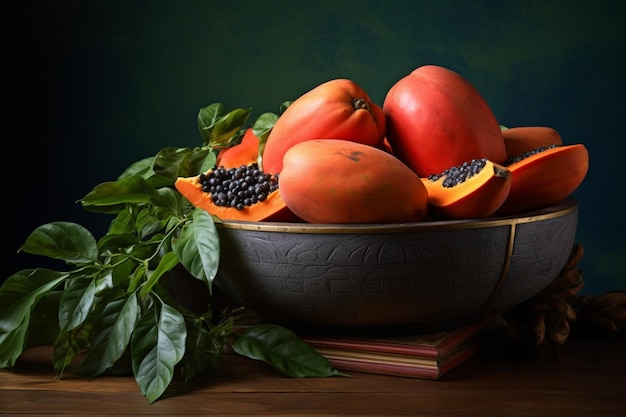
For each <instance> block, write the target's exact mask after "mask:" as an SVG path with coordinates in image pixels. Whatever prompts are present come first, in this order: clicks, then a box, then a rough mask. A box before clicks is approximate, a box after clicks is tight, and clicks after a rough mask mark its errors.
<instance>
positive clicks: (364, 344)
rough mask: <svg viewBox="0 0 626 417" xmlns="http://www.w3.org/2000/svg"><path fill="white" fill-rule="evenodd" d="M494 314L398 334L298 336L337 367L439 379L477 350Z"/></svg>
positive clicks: (491, 322) (483, 345) (484, 341)
mask: <svg viewBox="0 0 626 417" xmlns="http://www.w3.org/2000/svg"><path fill="white" fill-rule="evenodd" d="M493 322H494V317H493V316H489V317H484V318H482V319H480V320H477V321H475V322H472V323H470V324H467V325H464V326H462V327H459V328H455V329H452V330H447V331H442V332H438V333H430V334H417V335H411V336H401V337H379V338H369V337H342V336H322V335H315V336H301V338H302V339H303V340H304V341H305V342H306V343H308V344H309V345H310V346H311V347H313V348H314V349H315V350H317V351H318V352H319V353H321V354H322V355H323V356H324V357H326V359H328V361H329V362H330V363H332V364H333V366H335V368H337V369H338V370H345V371H359V372H369V373H376V374H384V375H395V376H403V377H413V378H424V379H439V378H440V377H441V376H443V375H444V374H446V373H447V372H449V371H450V370H452V369H453V368H455V367H456V366H458V365H459V364H461V363H463V362H464V361H465V360H467V359H469V358H470V357H472V356H474V355H475V354H476V353H478V352H479V351H480V350H481V349H482V348H483V347H485V345H486V344H487V341H488V339H489V334H490V333H491V332H490V329H491V328H492V327H493V326H492V325H493Z"/></svg>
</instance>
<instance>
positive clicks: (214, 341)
mask: <svg viewBox="0 0 626 417" xmlns="http://www.w3.org/2000/svg"><path fill="white" fill-rule="evenodd" d="M186 325H187V342H186V344H187V347H186V349H185V356H184V357H183V359H182V360H181V362H180V368H181V372H182V375H183V378H184V379H185V382H188V381H189V380H190V379H192V378H194V377H196V376H198V375H201V374H208V375H212V374H215V373H216V372H217V371H218V370H219V369H220V365H221V358H222V351H223V347H224V345H225V344H226V342H225V337H220V335H219V334H215V333H213V331H212V330H210V329H208V328H207V326H205V323H204V320H200V319H196V318H194V319H188V320H187V321H186Z"/></svg>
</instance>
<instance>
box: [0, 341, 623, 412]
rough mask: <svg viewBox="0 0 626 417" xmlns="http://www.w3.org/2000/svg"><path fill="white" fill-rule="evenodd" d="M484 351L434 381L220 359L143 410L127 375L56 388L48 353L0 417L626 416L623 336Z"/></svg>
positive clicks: (28, 367)
mask: <svg viewBox="0 0 626 417" xmlns="http://www.w3.org/2000/svg"><path fill="white" fill-rule="evenodd" d="M503 351H506V350H503V349H499V348H498V347H496V346H490V347H489V348H487V349H486V350H485V351H483V352H481V353H480V354H478V356H475V357H474V358H472V359H470V360H469V361H467V362H465V363H463V364H462V365H460V366H459V367H458V368H456V369H454V370H452V371H451V372H449V373H448V374H446V375H444V377H443V378H442V379H440V380H437V381H433V380H422V379H412V378H402V377H392V376H383V375H374V374H366V373H357V372H351V373H350V375H351V376H350V377H349V378H344V377H331V378H305V379H291V378H287V377H284V376H282V375H280V374H278V373H277V372H275V371H274V370H273V369H272V368H270V367H269V366H268V365H265V364H264V363H261V362H258V361H254V360H251V359H248V358H244V357H239V356H231V355H225V356H224V362H223V370H222V373H221V374H220V375H219V376H218V377H217V378H212V379H211V378H208V377H206V378H205V377H200V378H197V379H196V380H192V382H191V384H190V385H189V387H188V389H185V388H184V387H182V386H179V385H173V386H172V387H171V388H173V389H172V392H171V393H170V394H169V395H167V396H166V397H164V398H162V399H161V400H159V401H157V402H155V403H153V404H149V403H148V402H147V400H146V399H145V397H143V396H142V395H141V393H140V392H139V389H138V387H137V385H136V383H135V380H134V379H133V378H132V376H99V377H97V378H95V379H93V380H91V381H88V380H86V379H83V378H80V377H76V376H73V375H65V376H64V378H63V379H62V380H56V379H55V378H54V373H53V370H52V367H51V363H52V362H51V354H52V349H51V347H48V346H45V347H38V348H33V349H31V350H29V351H27V352H25V353H24V354H23V355H22V357H21V358H20V360H19V362H18V364H17V366H16V367H15V368H14V369H11V370H3V371H0V414H5V415H20V416H22V415H52V414H56V415H62V416H74V415H81V416H82V415H124V416H130V415H142V416H145V415H167V416H174V415H204V416H211V415H216V416H220V415H222V416H232V415H248V416H249V415H259V416H282V415H285V416H287V415H288V416H308V417H311V416H333V415H338V416H339V415H341V416H383V415H386V416H402V415H410V416H422V415H424V416H454V415H464V416H468V415H479V416H507V415H510V416H559V417H563V416H565V417H572V416H585V417H596V416H598V417H606V416H626V338H623V337H620V338H616V339H601V340H599V339H597V338H588V337H585V338H583V337H578V338H572V337H570V339H569V340H568V341H567V342H566V343H565V345H563V346H562V348H561V353H560V355H559V356H554V355H552V354H543V355H538V356H536V357H532V358H525V359H521V358H520V357H516V356H514V355H512V354H511V352H510V351H508V352H505V353H503Z"/></svg>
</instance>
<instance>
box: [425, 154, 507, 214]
mask: <svg viewBox="0 0 626 417" xmlns="http://www.w3.org/2000/svg"><path fill="white" fill-rule="evenodd" d="M444 179H445V177H441V178H439V179H437V180H436V181H433V180H430V179H428V178H422V181H423V182H424V185H425V186H426V190H427V191H428V204H429V211H430V213H431V216H432V217H433V218H434V219H439V220H456V219H477V218H485V217H490V216H491V215H493V214H494V213H495V212H496V211H497V210H498V209H499V208H500V206H501V205H502V204H503V203H504V201H505V200H506V198H507V196H508V194H509V192H510V190H511V174H510V172H509V170H508V169H506V168H505V167H503V166H501V165H499V164H495V163H493V162H491V161H487V164H486V165H485V167H484V168H483V169H482V170H481V171H480V172H479V173H477V174H475V175H473V176H472V177H470V178H468V179H466V180H465V181H464V182H462V183H460V184H458V185H456V186H454V187H444V186H443V185H442V183H443V181H444Z"/></svg>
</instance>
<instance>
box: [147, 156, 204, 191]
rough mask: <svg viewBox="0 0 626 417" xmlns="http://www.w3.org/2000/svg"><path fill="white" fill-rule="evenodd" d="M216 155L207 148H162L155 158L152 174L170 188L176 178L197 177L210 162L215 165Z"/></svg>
mask: <svg viewBox="0 0 626 417" xmlns="http://www.w3.org/2000/svg"><path fill="white" fill-rule="evenodd" d="M215 158H216V155H215V153H214V152H212V151H211V149H209V148H194V149H189V148H164V149H162V150H161V151H159V153H158V154H157V156H156V157H155V160H154V168H153V169H154V172H155V174H157V175H158V176H159V177H160V178H162V179H163V180H164V182H165V183H166V184H165V185H167V186H172V185H174V183H175V182H176V179H177V178H178V177H190V176H195V175H198V174H199V173H200V172H203V171H202V167H203V166H205V163H206V160H207V159H209V160H210V162H209V163H210V164H211V166H212V165H213V164H215Z"/></svg>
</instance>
